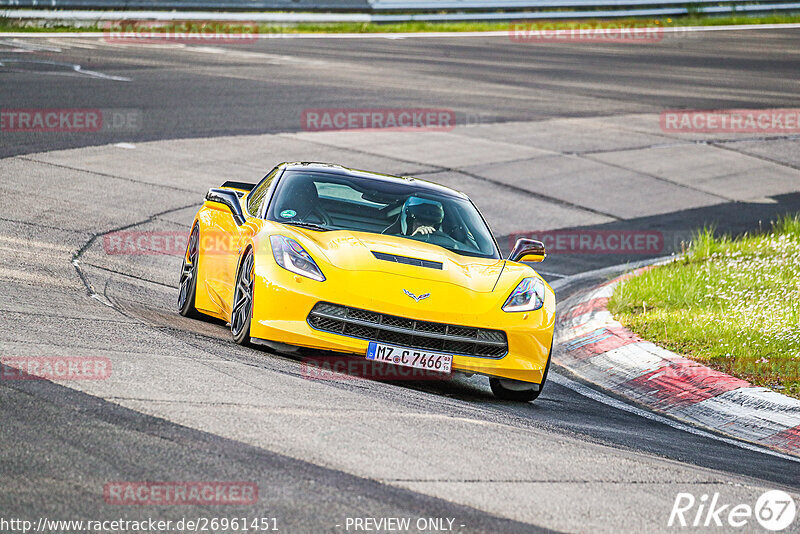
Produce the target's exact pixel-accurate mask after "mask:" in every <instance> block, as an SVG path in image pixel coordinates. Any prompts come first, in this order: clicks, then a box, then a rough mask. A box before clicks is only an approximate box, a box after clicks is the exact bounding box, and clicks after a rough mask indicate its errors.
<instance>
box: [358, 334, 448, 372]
mask: <svg viewBox="0 0 800 534" xmlns="http://www.w3.org/2000/svg"><path fill="white" fill-rule="evenodd" d="M367 359H368V360H375V361H376V362H386V363H393V364H395V365H403V366H405V367H414V368H416V369H426V370H428V371H436V372H438V373H449V372H450V369H451V368H452V366H453V355H452V354H443V353H441V352H430V351H427V350H422V349H409V348H405V347H398V346H396V345H386V344H385V343H376V342H374V341H372V342H370V344H369V346H368V347H367Z"/></svg>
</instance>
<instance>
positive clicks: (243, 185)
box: [220, 182, 256, 191]
mask: <svg viewBox="0 0 800 534" xmlns="http://www.w3.org/2000/svg"><path fill="white" fill-rule="evenodd" d="M255 186H256V184H248V183H247V182H225V183H224V184H222V185H221V186H220V187H227V188H228V189H240V190H242V191H252V190H253V188H254V187H255Z"/></svg>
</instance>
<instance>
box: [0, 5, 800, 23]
mask: <svg viewBox="0 0 800 534" xmlns="http://www.w3.org/2000/svg"><path fill="white" fill-rule="evenodd" d="M86 10H113V11H105V12H102V11H86ZM131 10H137V11H135V12H133V11H131ZM141 10H147V11H144V12H143V11H141ZM193 10H194V11H202V12H203V13H202V16H199V15H198V17H195V16H192V17H191V18H205V19H219V20H248V21H258V22H284V23H292V22H376V23H382V22H409V21H468V20H473V21H478V20H487V21H490V20H495V21H501V20H543V19H585V18H614V17H660V16H680V15H686V14H689V13H700V14H714V15H717V14H731V13H742V14H749V13H766V12H787V11H800V3H798V2H781V3H777V2H775V1H774V0H772V1H770V0H767V1H763V2H762V1H759V0H755V1H747V0H744V1H738V0H691V1H687V0H481V1H478V0H439V1H437V0H46V3H43V2H42V1H41V0H0V17H7V18H24V19H43V18H44V19H70V20H109V19H113V20H122V19H134V18H135V19H149V20H178V19H182V18H184V19H185V18H186V16H187V15H189V13H188V12H190V11H193ZM487 10H489V11H487ZM215 11H225V12H228V13H225V15H227V16H225V17H224V18H223V17H221V14H220V13H216V14H215V13H210V12H215ZM231 12H234V13H231ZM235 12H239V13H238V14H235ZM244 12H247V13H244ZM112 15H113V16H112Z"/></svg>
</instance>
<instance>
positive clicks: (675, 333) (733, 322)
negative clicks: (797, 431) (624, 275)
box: [609, 214, 800, 398]
mask: <svg viewBox="0 0 800 534" xmlns="http://www.w3.org/2000/svg"><path fill="white" fill-rule="evenodd" d="M609 310H610V311H611V312H612V313H613V314H614V315H615V316H616V317H617V319H618V320H619V321H620V322H621V323H622V324H623V325H625V326H626V327H628V328H629V329H631V330H632V331H634V332H636V333H637V334H639V335H640V336H641V337H643V338H644V339H647V340H649V341H652V342H654V343H656V344H658V345H660V346H662V347H665V348H667V349H669V350H672V351H674V352H677V353H680V354H683V355H684V356H687V357H689V358H692V359H694V360H697V361H700V362H702V363H704V364H705V365H708V366H709V367H712V368H714V369H718V370H720V371H723V372H726V373H729V374H732V375H734V376H737V377H740V378H743V379H745V380H748V381H750V382H752V383H753V384H756V385H759V386H767V387H772V388H774V389H776V390H778V391H781V392H783V393H786V394H789V395H792V396H794V397H798V398H800V214H797V215H793V216H788V215H787V216H785V217H784V218H782V219H780V220H779V221H777V222H776V223H774V224H773V225H772V229H771V231H770V232H768V233H763V234H758V235H745V236H742V237H740V238H737V239H731V238H730V237H729V236H715V234H714V232H713V230H712V229H708V228H707V229H705V230H703V231H701V232H699V233H698V234H697V235H696V237H695V239H694V240H693V242H692V244H691V245H690V246H689V248H688V250H686V252H685V254H684V255H683V257H681V258H680V259H678V260H676V261H673V262H672V263H669V264H667V265H664V266H660V267H655V268H653V269H650V270H647V271H645V272H644V273H642V274H641V275H639V276H636V277H634V278H631V279H630V280H628V281H626V282H624V283H621V284H619V285H618V286H617V288H616V290H615V291H614V295H613V296H612V297H611V299H610V300H609Z"/></svg>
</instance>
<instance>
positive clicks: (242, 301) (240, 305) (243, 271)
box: [231, 250, 255, 345]
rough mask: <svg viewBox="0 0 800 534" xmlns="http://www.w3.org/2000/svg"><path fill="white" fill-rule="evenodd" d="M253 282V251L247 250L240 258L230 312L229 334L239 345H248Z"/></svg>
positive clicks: (251, 316)
mask: <svg viewBox="0 0 800 534" xmlns="http://www.w3.org/2000/svg"><path fill="white" fill-rule="evenodd" d="M254 280H255V260H254V257H253V251H252V250H248V251H247V252H245V254H244V257H242V263H241V265H240V266H239V274H238V275H237V277H236V289H235V291H234V293H233V310H232V311H231V334H233V340H234V341H235V342H236V343H238V344H239V345H249V344H250V322H251V321H252V319H253V281H254Z"/></svg>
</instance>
